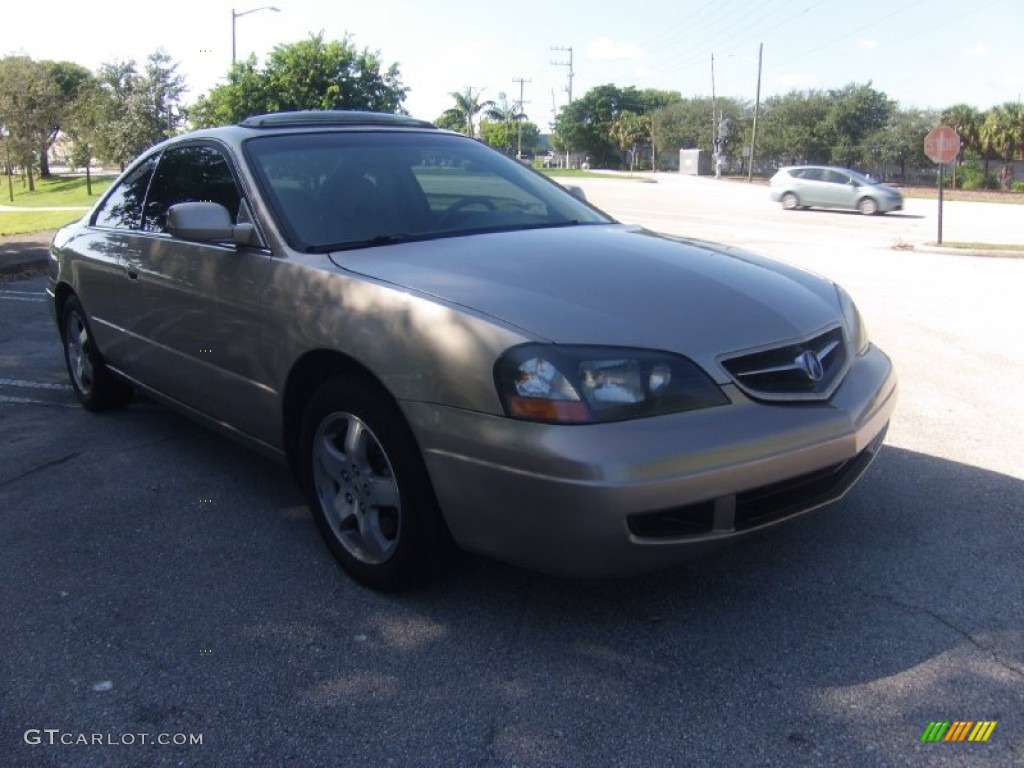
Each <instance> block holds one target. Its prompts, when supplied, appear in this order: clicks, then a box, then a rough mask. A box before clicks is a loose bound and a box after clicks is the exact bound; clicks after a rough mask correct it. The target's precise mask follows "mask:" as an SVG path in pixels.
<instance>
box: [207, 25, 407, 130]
mask: <svg viewBox="0 0 1024 768" xmlns="http://www.w3.org/2000/svg"><path fill="white" fill-rule="evenodd" d="M407 91H408V88H406V87H404V86H403V85H402V82H401V75H400V73H399V70H398V65H397V64H391V65H390V66H389V67H387V68H385V67H384V65H383V64H382V62H381V59H380V54H379V53H375V52H371V51H369V50H368V49H363V50H362V51H360V50H358V49H357V48H356V47H355V45H354V43H353V42H352V40H351V38H350V37H349V36H348V35H346V36H345V37H344V38H343V39H342V40H327V41H325V40H324V36H323V33H322V32H321V33H320V34H318V35H310V36H309V39H307V40H302V41H299V42H297V43H290V44H287V45H279V46H277V47H276V48H274V50H273V51H272V52H271V53H270V56H269V57H268V58H267V63H266V66H264V67H260V66H259V64H258V62H257V60H256V58H255V57H254V56H253V57H250V58H249V59H247V60H245V61H240V62H237V63H235V64H234V65H233V66H232V67H231V70H230V71H229V72H228V82H227V83H225V84H224V85H218V86H216V87H215V88H213V89H212V90H211V91H210V92H209V93H208V94H205V95H204V96H200V97H199V99H198V100H197V101H196V103H195V104H194V105H193V107H192V109H191V110H190V115H189V116H190V120H191V122H192V124H193V126H195V127H197V128H199V127H208V126H214V125H230V124H233V123H238V122H241V121H242V120H244V119H245V118H247V117H250V116H251V115H257V114H262V113H265V112H280V111H290V110H304V109H355V110H367V111H371V112H389V113H400V112H402V102H403V101H404V100H405V94H406V92H407Z"/></svg>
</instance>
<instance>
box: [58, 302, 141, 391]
mask: <svg viewBox="0 0 1024 768" xmlns="http://www.w3.org/2000/svg"><path fill="white" fill-rule="evenodd" d="M60 330H61V341H62V342H63V344H64V363H65V365H67V368H68V376H69V377H70V378H71V385H72V387H74V390H75V395H76V396H77V397H78V401H79V402H80V403H81V404H82V405H83V406H84V407H85V408H87V409H88V410H90V411H105V410H107V409H109V408H114V407H117V406H119V405H123V404H124V403H126V402H128V400H129V399H130V398H131V395H132V389H131V387H130V386H129V385H128V384H127V383H126V382H124V381H122V380H121V379H119V378H117V376H115V375H114V374H113V373H111V372H110V370H109V369H108V368H107V366H106V363H105V362H104V361H103V357H102V356H101V355H100V352H99V350H98V349H97V348H96V342H95V339H94V338H93V335H92V329H91V328H90V326H89V320H88V318H87V317H86V315H85V310H84V309H82V304H81V302H79V300H78V299H77V298H76V297H74V296H72V297H71V298H69V299H68V300H67V301H66V302H64V308H63V311H62V313H61V326H60Z"/></svg>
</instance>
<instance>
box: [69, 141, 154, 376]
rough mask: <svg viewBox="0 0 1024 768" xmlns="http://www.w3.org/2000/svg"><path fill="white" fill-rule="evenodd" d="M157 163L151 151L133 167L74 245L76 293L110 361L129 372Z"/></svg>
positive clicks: (97, 339) (98, 342)
mask: <svg viewBox="0 0 1024 768" xmlns="http://www.w3.org/2000/svg"><path fill="white" fill-rule="evenodd" d="M156 164H157V156H156V155H151V156H150V157H147V158H145V159H144V160H142V161H141V162H140V163H138V164H137V165H135V167H134V168H132V169H130V170H129V172H128V174H127V175H126V176H125V177H124V178H122V179H121V180H119V181H118V182H117V183H116V184H115V185H114V187H113V188H112V189H111V190H110V191H109V192H108V193H107V195H106V197H105V198H104V200H103V202H102V203H101V204H100V206H99V208H98V209H97V210H96V212H95V213H94V214H93V218H92V221H91V226H89V227H87V228H85V229H83V230H82V233H81V234H80V235H78V236H77V237H76V238H75V239H74V241H72V242H71V243H69V244H68V247H69V248H70V249H71V250H72V251H73V252H74V254H75V264H74V267H73V270H74V278H73V279H74V287H75V293H76V295H77V296H78V299H79V301H81V303H82V306H83V308H84V309H85V312H86V314H87V315H88V317H89V321H90V326H91V327H92V332H93V335H94V337H95V339H96V343H97V345H98V347H99V349H100V350H101V351H102V353H103V357H104V358H105V359H106V360H107V362H109V363H110V364H111V365H113V366H114V367H115V368H118V369H121V370H124V371H125V372H128V373H129V374H130V373H131V371H130V367H131V360H132V359H133V357H134V355H135V351H136V349H135V347H136V342H137V337H136V336H135V333H134V329H133V322H132V318H133V317H134V316H135V315H136V314H137V313H138V311H139V308H140V307H141V306H142V305H143V303H144V301H143V298H142V287H141V285H140V284H139V283H138V281H137V280H136V279H135V276H134V271H133V269H132V266H131V265H133V264H135V263H137V261H138V254H139V253H140V251H141V249H142V248H143V246H144V240H145V238H144V236H142V235H141V232H140V226H141V222H142V206H143V203H144V201H145V198H146V191H147V190H148V187H149V182H150V179H151V178H152V175H153V170H154V169H155V168H156Z"/></svg>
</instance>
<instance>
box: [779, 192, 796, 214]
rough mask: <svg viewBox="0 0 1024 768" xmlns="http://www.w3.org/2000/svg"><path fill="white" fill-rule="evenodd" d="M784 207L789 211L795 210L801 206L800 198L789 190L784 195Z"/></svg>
mask: <svg viewBox="0 0 1024 768" xmlns="http://www.w3.org/2000/svg"><path fill="white" fill-rule="evenodd" d="M782 207H783V208H784V209H785V210H787V211H795V210H796V209H797V208H799V207H800V198H798V197H797V196H796V195H794V194H793V193H792V192H787V193H786V194H784V195H783V196H782Z"/></svg>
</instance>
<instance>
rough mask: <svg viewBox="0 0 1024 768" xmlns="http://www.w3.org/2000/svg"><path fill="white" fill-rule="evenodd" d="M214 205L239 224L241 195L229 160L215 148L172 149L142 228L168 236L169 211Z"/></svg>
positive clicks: (162, 164)
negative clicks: (189, 205) (181, 205)
mask: <svg viewBox="0 0 1024 768" xmlns="http://www.w3.org/2000/svg"><path fill="white" fill-rule="evenodd" d="M193 202H213V203H220V204H221V205H223V206H224V207H225V208H227V209H228V213H230V214H231V220H232V221H233V222H236V223H237V218H238V205H239V203H240V202H241V195H240V194H239V192H238V187H237V186H236V185H235V179H234V177H233V176H232V175H231V169H230V167H229V166H228V162H227V160H226V159H225V158H224V155H222V154H221V153H220V152H219V151H218V150H216V149H214V148H213V147H208V146H201V145H192V146H185V147H171V148H170V149H168V150H167V151H166V152H164V153H163V156H162V157H161V158H160V164H159V165H158V166H157V168H156V173H154V174H153V183H152V184H151V185H150V188H149V195H148V196H147V197H146V209H145V212H144V215H143V220H142V228H143V229H144V230H146V231H147V232H165V231H166V226H167V209H168V208H170V207H171V206H172V205H176V204H177V203H193Z"/></svg>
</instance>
